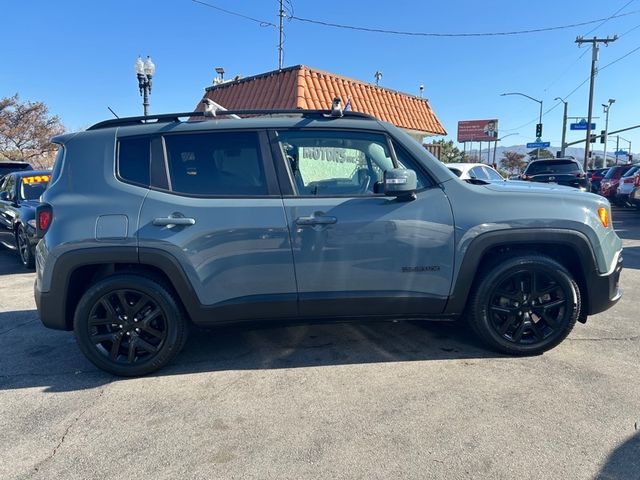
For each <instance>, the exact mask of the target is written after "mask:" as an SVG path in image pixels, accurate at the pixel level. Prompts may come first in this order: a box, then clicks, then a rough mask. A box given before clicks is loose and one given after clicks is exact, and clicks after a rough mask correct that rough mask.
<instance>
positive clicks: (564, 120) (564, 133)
mask: <svg viewBox="0 0 640 480" xmlns="http://www.w3.org/2000/svg"><path fill="white" fill-rule="evenodd" d="M554 100H560V101H561V102H562V103H564V114H563V116H562V144H561V145H560V156H561V157H564V154H565V150H566V148H567V146H566V145H565V143H567V109H568V108H569V102H565V101H564V100H563V99H561V98H560V97H556V98H554Z"/></svg>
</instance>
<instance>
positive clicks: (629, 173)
mask: <svg viewBox="0 0 640 480" xmlns="http://www.w3.org/2000/svg"><path fill="white" fill-rule="evenodd" d="M638 168H640V167H631V168H630V169H629V170H627V171H626V172H625V173H624V175H622V176H623V177H632V176H633V175H634V174H635V173H636V172H637V171H638Z"/></svg>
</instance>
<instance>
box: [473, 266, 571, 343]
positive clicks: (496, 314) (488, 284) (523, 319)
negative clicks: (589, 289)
mask: <svg viewBox="0 0 640 480" xmlns="http://www.w3.org/2000/svg"><path fill="white" fill-rule="evenodd" d="M469 313H470V316H469V322H470V324H471V326H472V328H473V329H474V331H475V332H476V333H477V334H478V335H479V336H480V337H481V338H482V339H483V340H484V341H485V342H486V343H487V344H488V345H489V346H491V347H492V348H494V349H496V350H498V351H501V352H504V353H508V354H515V355H533V354H538V353H542V352H544V351H546V350H549V349H551V348H553V347H555V346H556V345H558V344H559V343H560V342H562V340H564V339H565V338H566V336H567V335H569V333H570V332H571V329H572V328H573V326H574V325H575V323H576V320H577V319H578V317H579V315H580V291H579V289H578V286H577V284H576V282H575V281H574V280H573V278H572V276H571V274H570V273H569V272H568V271H567V270H566V269H565V268H564V267H563V266H562V265H560V264H559V263H558V262H556V261H555V260H553V259H551V258H549V257H546V256H541V255H526V256H519V257H512V258H508V259H505V260H503V261H502V262H500V263H498V264H497V265H495V266H494V267H493V268H492V269H490V270H489V271H488V272H487V273H486V274H485V275H484V276H483V277H482V278H481V280H480V282H479V283H478V285H477V286H476V287H475V290H474V292H473V293H472V296H471V303H470V309H469Z"/></svg>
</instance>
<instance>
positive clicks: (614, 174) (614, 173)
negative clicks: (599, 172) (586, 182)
mask: <svg viewBox="0 0 640 480" xmlns="http://www.w3.org/2000/svg"><path fill="white" fill-rule="evenodd" d="M630 168H631V166H625V167H613V168H610V169H609V170H608V171H607V174H606V175H605V176H604V178H606V179H607V180H610V179H612V178H620V177H621V176H622V175H623V174H624V172H626V171H627V170H629V169H630Z"/></svg>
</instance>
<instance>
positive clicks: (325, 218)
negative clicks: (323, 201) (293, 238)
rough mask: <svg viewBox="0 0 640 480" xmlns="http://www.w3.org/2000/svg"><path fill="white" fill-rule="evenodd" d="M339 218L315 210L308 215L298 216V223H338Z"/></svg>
mask: <svg viewBox="0 0 640 480" xmlns="http://www.w3.org/2000/svg"><path fill="white" fill-rule="evenodd" d="M337 222H338V219H337V218H336V217H331V216H329V215H325V214H324V213H322V212H313V213H312V214H311V215H309V216H308V217H298V218H296V225H301V226H302V225H333V224H334V223H337Z"/></svg>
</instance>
